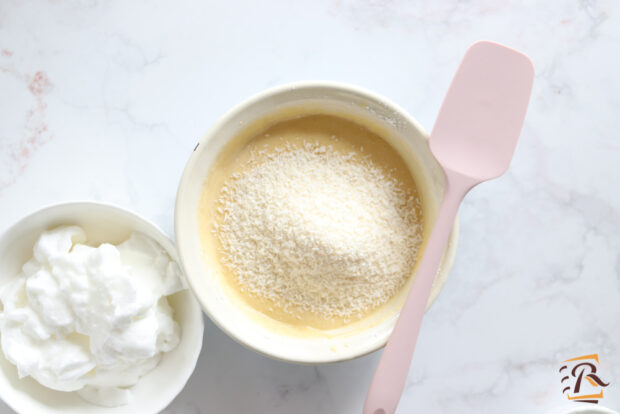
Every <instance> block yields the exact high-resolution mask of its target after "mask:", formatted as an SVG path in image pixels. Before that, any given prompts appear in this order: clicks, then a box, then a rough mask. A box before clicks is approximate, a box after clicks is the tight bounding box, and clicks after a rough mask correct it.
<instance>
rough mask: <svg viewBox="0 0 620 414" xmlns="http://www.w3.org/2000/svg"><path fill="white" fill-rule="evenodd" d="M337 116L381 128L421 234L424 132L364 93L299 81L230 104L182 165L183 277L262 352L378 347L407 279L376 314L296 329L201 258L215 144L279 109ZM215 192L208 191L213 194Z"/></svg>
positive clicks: (327, 356)
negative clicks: (418, 204) (408, 177)
mask: <svg viewBox="0 0 620 414" xmlns="http://www.w3.org/2000/svg"><path fill="white" fill-rule="evenodd" d="M296 112H299V113H300V114H302V113H316V112H321V113H329V114H334V115H337V114H342V116H343V117H347V118H349V119H358V120H365V121H368V123H372V124H373V125H376V126H377V127H378V128H380V129H381V130H383V131H385V132H384V133H383V134H382V137H383V138H385V139H386V140H387V141H388V142H389V143H390V144H391V145H392V146H393V147H394V148H395V149H396V150H397V151H398V152H399V154H400V155H401V156H402V158H403V159H404V160H405V162H407V164H408V165H409V166H410V168H411V169H412V171H413V172H414V176H415V179H416V184H417V186H418V191H419V192H420V196H421V199H422V203H423V210H424V227H425V229H424V233H425V239H426V238H427V237H428V234H429V233H430V227H431V226H432V222H433V221H434V219H435V215H436V213H437V209H438V207H439V201H440V200H441V197H442V193H443V186H444V179H443V174H442V172H441V170H440V169H439V166H438V165H437V163H436V161H435V159H434V158H433V156H432V155H431V152H430V150H429V147H428V134H427V133H426V131H424V129H423V128H422V127H421V126H420V125H419V124H418V123H417V122H416V121H415V120H414V119H413V118H411V117H410V116H409V115H408V114H407V113H406V112H405V111H404V110H403V109H401V108H399V107H398V106H396V105H394V104H393V103H391V102H389V101H388V100H386V99H385V98H382V97H379V96H377V95H375V94H372V93H370V92H368V91H365V90H362V89H359V88H357V87H353V86H349V85H343V84H337V83H329V82H301V83H294V84H289V85H284V86H280V87H276V88H273V89H270V90H267V91H265V92H262V93H260V94H258V95H255V96H253V97H251V98H249V99H248V100H246V101H244V102H242V103H241V104H240V105H238V106H237V107H235V108H233V109H232V110H231V111H230V112H228V113H227V114H226V115H225V116H224V117H222V118H221V119H220V120H219V121H218V122H217V123H216V124H215V125H214V126H213V128H212V129H211V130H210V131H209V132H208V133H207V134H206V136H205V137H203V138H202V139H201V140H200V142H199V143H198V145H197V146H196V148H195V150H194V152H193V153H192V155H191V156H190V159H189V161H188V163H187V165H186V167H185V171H184V173H183V176H182V178H181V182H180V184H179V189H178V193H177V200H176V206H175V234H176V241H177V250H178V252H179V256H180V259H181V263H182V265H183V267H184V270H185V273H186V275H187V278H188V280H189V282H190V284H191V287H192V288H193V291H194V293H195V295H196V297H197V298H198V300H199V301H200V303H201V304H202V307H203V309H204V310H205V312H206V313H207V314H208V315H209V316H210V317H211V319H212V320H213V321H214V322H215V323H216V324H217V325H218V326H219V327H220V328H221V329H222V330H223V331H225V332H226V333H227V334H228V335H230V336H231V337H233V338H234V339H235V340H237V341H238V342H240V343H241V344H243V345H245V346H247V347H249V348H251V349H253V350H255V351H257V352H259V353H261V354H264V355H266V356H269V357H272V358H276V359H280V360H284V361H289V362H296V363H306V364H320V363H328V362H336V361H343V360H347V359H352V358H356V357H359V356H362V355H364V354H367V353H369V352H372V351H375V350H377V349H379V348H380V347H382V346H384V345H385V343H386V342H387V339H388V337H389V335H390V333H391V332H392V329H393V327H394V323H395V321H396V318H397V315H398V312H399V310H400V308H401V307H402V305H403V303H404V301H405V299H406V295H407V292H408V291H409V287H410V284H411V281H412V280H413V278H412V279H410V280H409V282H408V283H407V285H405V287H404V288H403V289H402V290H401V291H400V292H399V293H398V294H397V295H396V296H395V297H394V298H392V299H391V300H390V301H389V302H388V303H387V304H385V305H384V306H382V307H381V308H380V310H379V311H377V312H375V313H373V314H372V315H370V316H368V317H366V318H364V319H362V320H360V321H357V322H354V323H352V324H350V325H347V326H346V327H344V328H339V329H331V330H313V331H311V332H306V333H303V334H301V333H300V331H299V330H296V329H291V328H290V327H288V326H286V324H284V323H281V322H277V321H275V320H273V319H271V318H268V317H266V316H265V315H263V314H261V313H260V312H258V311H256V310H255V309H253V308H251V307H250V306H249V305H247V304H246V303H244V302H243V301H241V300H238V299H237V298H235V297H234V295H231V294H230V290H229V289H228V288H227V286H226V284H225V283H224V282H223V278H222V277H221V275H220V274H218V270H217V268H218V266H215V265H209V263H208V262H207V261H205V260H204V257H203V248H202V244H201V239H200V234H199V230H198V210H199V202H200V198H201V194H202V191H203V184H204V181H205V178H206V177H207V175H208V174H209V172H210V171H211V168H212V167H213V165H214V164H215V161H216V159H217V158H218V155H219V154H220V152H221V151H222V149H223V148H224V147H225V146H226V145H227V144H228V143H229V142H230V141H231V140H233V139H234V138H235V137H237V135H238V134H239V133H240V132H242V131H243V130H244V129H245V128H247V127H248V126H249V125H252V124H254V123H256V122H257V121H258V120H263V119H266V118H267V119H268V118H270V117H274V114H279V113H289V114H290V113H296ZM215 196H216V194H214V197H215ZM457 232H458V225H457V223H455V225H454V228H453V230H452V234H451V237H450V241H449V243H448V246H447V247H446V250H445V252H444V257H443V259H442V263H441V266H440V269H439V270H438V272H437V276H436V279H435V282H434V286H433V291H432V293H431V296H430V299H429V302H428V305H427V306H430V305H431V304H432V302H433V301H434V300H435V299H436V297H437V295H438V294H439V292H440V290H441V288H442V286H443V284H444V283H445V281H446V278H447V276H448V272H449V269H450V267H451V265H452V261H453V258H454V252H455V248H456V239H457Z"/></svg>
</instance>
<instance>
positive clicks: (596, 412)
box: [549, 403, 618, 414]
mask: <svg viewBox="0 0 620 414" xmlns="http://www.w3.org/2000/svg"><path fill="white" fill-rule="evenodd" d="M577 404H578V403H573V404H572V405H567V406H565V407H558V408H556V409H555V410H552V411H551V412H550V413H549V414H618V413H617V412H615V411H612V410H610V409H609V408H605V407H598V406H594V405H590V404H588V405H585V406H584V405H577Z"/></svg>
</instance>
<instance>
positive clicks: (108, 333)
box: [0, 226, 185, 406]
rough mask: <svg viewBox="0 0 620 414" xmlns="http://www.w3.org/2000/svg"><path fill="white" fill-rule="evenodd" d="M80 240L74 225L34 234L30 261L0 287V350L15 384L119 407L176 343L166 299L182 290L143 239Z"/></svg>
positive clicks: (158, 251)
mask: <svg viewBox="0 0 620 414" xmlns="http://www.w3.org/2000/svg"><path fill="white" fill-rule="evenodd" d="M86 241H87V236H86V234H85V232H84V230H83V229H82V228H80V227H78V226H63V227H58V228H56V229H53V230H50V231H46V232H44V233H43V234H41V236H40V237H39V239H38V240H37V242H36V243H35V245H34V249H33V253H34V255H33V258H32V259H30V260H29V261H28V262H26V264H24V265H23V267H22V271H21V272H20V273H19V274H18V275H16V276H15V278H13V279H12V280H11V282H9V283H8V284H6V285H4V286H1V287H0V301H1V303H2V308H1V309H2V310H1V311H0V342H1V347H2V351H3V352H4V355H5V357H6V359H7V360H8V361H10V362H11V363H12V364H14V365H15V366H16V367H17V371H18V374H19V377H20V378H23V377H26V376H31V377H32V378H34V379H35V380H37V381H38V382H39V383H41V384H42V385H44V386H46V387H48V388H51V389H54V390H58V391H78V393H79V394H80V396H81V397H82V398H84V399H86V400H87V401H90V402H92V403H95V404H98V405H103V406H118V405H123V404H127V403H129V402H130V401H131V390H130V387H131V386H132V385H135V384H136V383H137V382H138V380H139V379H140V377H141V376H143V375H145V374H146V373H148V372H149V371H151V370H152V369H153V368H154V367H155V366H156V365H157V364H158V362H159V360H160V359H161V357H162V354H163V353H164V352H168V351H170V350H172V349H173V348H174V347H176V346H177V344H178V343H179V340H180V335H181V332H180V327H179V325H178V323H177V322H176V321H175V320H174V318H173V311H172V309H171V307H170V306H169V304H168V300H167V299H166V296H168V295H171V294H173V293H175V292H178V291H180V290H182V289H184V288H185V286H184V283H183V278H182V275H181V271H180V268H179V266H178V265H177V264H176V263H175V262H174V261H173V260H171V258H170V257H169V255H168V254H167V253H166V251H165V250H164V249H163V248H162V247H161V246H160V245H159V244H158V243H157V242H155V241H154V240H152V239H151V238H149V237H147V236H145V235H143V234H140V233H134V234H132V235H131V236H130V237H129V239H127V240H126V241H124V242H123V243H120V244H119V245H117V246H115V245H112V244H108V243H103V244H101V245H100V246H98V247H92V246H88V245H86V244H85V242H86Z"/></svg>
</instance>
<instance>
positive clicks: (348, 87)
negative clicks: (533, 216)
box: [174, 80, 459, 365]
mask: <svg viewBox="0 0 620 414" xmlns="http://www.w3.org/2000/svg"><path fill="white" fill-rule="evenodd" d="M303 89H329V90H333V91H341V92H347V93H353V94H356V95H359V96H362V97H364V98H365V99H367V100H369V101H374V102H377V103H379V104H381V105H382V106H384V107H386V108H388V109H390V110H391V111H393V112H395V113H398V115H399V116H400V117H402V118H403V119H404V120H406V122H407V123H409V124H410V125H411V126H412V127H413V128H414V129H415V130H416V131H418V132H419V133H420V135H421V136H422V137H423V139H425V140H426V141H427V142H428V140H429V137H430V136H429V134H428V132H427V131H426V130H425V129H424V128H423V127H422V125H421V124H420V123H419V122H418V121H417V120H416V119H415V118H413V117H412V116H411V115H409V113H408V112H407V111H406V110H405V109H404V108H402V107H401V106H399V105H398V104H396V103H394V102H393V101H392V100H390V99H388V98H386V97H384V96H382V95H380V94H377V93H375V92H372V91H370V90H368V89H366V88H363V87H359V86H356V85H352V84H349V83H344V82H337V81H323V80H302V81H295V82H287V83H284V84H280V85H276V86H272V87H269V88H267V89H264V90H262V91H260V92H257V93H255V94H253V95H250V96H249V97H247V98H245V99H243V100H242V101H241V102H239V103H237V104H236V105H234V106H233V107H231V108H230V109H228V110H227V111H226V112H224V114H223V115H222V116H220V117H219V118H218V119H217V120H216V121H215V122H214V123H213V124H212V125H211V127H210V128H208V129H207V131H206V133H205V134H204V135H203V136H202V137H201V138H200V139H199V140H198V142H197V143H196V146H195V147H194V148H193V150H192V152H191V154H190V155H189V158H188V160H187V162H186V164H185V167H184V169H183V174H182V175H181V178H180V180H179V185H178V187H177V194H176V200H175V207H174V233H175V237H176V245H177V250H178V253H179V257H180V259H181V260H180V263H181V265H182V266H183V267H184V273H185V274H186V275H187V281H188V283H189V284H190V286H191V287H192V291H194V293H195V296H196V299H197V300H198V302H199V303H200V305H201V306H202V309H203V311H204V312H205V314H206V315H207V316H208V317H209V319H210V320H211V321H212V322H213V323H214V324H215V325H216V326H217V327H218V328H219V329H221V330H222V331H223V332H224V333H226V335H228V336H229V337H230V338H232V339H233V340H235V342H237V343H239V344H241V345H242V346H244V347H246V348H248V349H250V350H252V351H254V352H257V353H258V354H260V355H263V356H266V357H268V358H271V359H275V360H279V361H284V362H289V363H295V364H302V365H323V364H330V363H335V362H343V361H349V360H353V359H356V358H359V357H362V356H364V355H368V354H370V353H372V352H374V351H377V350H378V349H381V348H383V347H384V346H385V345H386V343H387V341H388V339H389V335H388V336H387V337H386V339H385V341H381V342H380V343H377V344H373V345H369V346H366V347H364V348H359V349H356V350H355V352H352V351H349V353H347V354H341V355H334V356H333V357H321V358H318V357H314V356H311V355H310V356H308V357H307V358H305V359H303V360H302V359H291V358H287V357H286V355H282V353H279V352H277V351H275V352H271V350H269V349H263V348H261V347H258V346H256V345H255V344H254V343H252V341H251V340H248V339H246V338H245V337H244V336H240V335H237V334H236V333H235V332H234V331H233V330H231V329H229V328H228V327H227V326H226V324H225V323H223V322H222V321H221V320H219V319H218V318H217V317H216V314H217V312H215V311H214V310H213V305H212V304H211V303H209V302H210V301H209V300H208V298H203V297H202V295H200V294H199V292H198V289H196V288H195V287H196V285H195V283H194V277H193V276H192V274H191V272H190V271H189V269H186V268H185V267H186V264H185V263H186V260H184V257H186V253H184V252H186V251H187V248H189V244H188V243H189V242H188V241H185V240H183V238H181V237H179V234H181V233H183V232H182V231H180V228H181V224H180V220H179V214H180V213H179V212H180V210H181V203H182V201H183V200H184V199H185V198H186V193H187V191H188V190H187V189H188V184H189V182H190V180H192V175H191V174H190V172H191V171H192V170H193V169H194V166H195V164H196V163H197V162H198V157H197V152H196V150H197V149H198V148H199V147H200V146H203V145H204V144H205V143H207V142H208V141H209V140H211V139H212V138H213V137H214V132H215V131H217V130H219V129H220V128H221V127H222V126H223V125H225V124H227V123H229V122H230V121H231V120H232V119H233V118H234V117H236V116H237V115H239V114H240V113H242V112H243V111H245V110H246V109H247V108H248V107H251V106H252V105H254V104H256V103H258V102H260V101H263V100H265V99H268V98H269V97H271V96H275V95H279V94H282V93H287V92H291V91H294V90H303ZM458 233H459V218H458V214H457V216H456V218H455V221H454V225H453V227H452V230H451V233H450V236H449V239H448V245H447V248H446V250H445V251H444V256H443V257H442V261H441V265H440V269H445V270H444V271H445V273H446V276H445V277H444V278H443V281H442V285H441V287H440V289H439V291H438V292H437V294H435V295H434V296H433V295H432V294H431V297H430V298H429V302H428V304H427V306H426V310H428V309H429V307H430V306H431V305H432V304H433V303H434V302H435V300H436V299H437V297H438V296H439V293H440V292H441V290H443V284H444V283H445V281H446V280H447V276H448V274H449V271H450V269H451V267H452V264H453V263H454V258H455V254H456V247H457V242H458ZM186 245H187V246H188V247H187V248H184V246H186ZM248 320H249V318H248ZM265 329H268V328H265Z"/></svg>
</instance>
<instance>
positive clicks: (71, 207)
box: [0, 202, 203, 414]
mask: <svg viewBox="0 0 620 414" xmlns="http://www.w3.org/2000/svg"><path fill="white" fill-rule="evenodd" d="M62 224H77V225H79V226H81V227H82V228H84V230H85V231H86V234H87V236H88V243H90V244H100V243H102V242H111V243H115V244H116V243H119V242H122V241H123V240H125V239H126V238H127V237H129V235H130V233H131V232H133V231H139V232H142V233H144V234H146V235H147V236H149V237H151V238H153V239H154V240H156V241H157V242H158V243H159V244H160V245H161V246H162V247H163V248H164V249H166V251H167V252H168V254H169V255H170V257H171V258H172V259H174V260H176V261H178V256H177V252H176V250H175V248H174V245H173V244H172V242H171V241H170V239H168V237H166V235H165V234H164V233H163V232H162V231H161V230H160V229H158V228H157V227H156V226H155V225H154V224H152V223H150V222H148V221H147V220H145V219H143V218H141V217H139V216H137V215H136V214H134V213H131V212H129V211H127V210H124V209H122V208H119V207H115V206H111V205H107V204H100V203H95V202H74V203H63V204H57V205H53V206H50V207H46V208H43V209H41V210H38V211H37V212H35V213H33V214H30V215H28V216H26V217H24V218H23V219H21V220H20V221H19V222H17V223H16V224H15V225H13V226H12V227H10V228H9V229H8V230H7V231H6V232H5V233H4V234H3V235H2V237H0V285H2V284H4V283H6V281H7V280H8V279H10V278H11V277H14V275H16V274H17V273H18V272H19V270H20V269H21V266H22V265H23V264H24V263H25V262H26V261H27V260H28V259H30V258H31V257H32V247H33V245H34V243H35V241H36V240H37V238H38V236H39V235H40V234H41V233H42V232H43V231H44V230H46V229H50V228H53V227H56V226H59V225H62ZM168 300H169V303H170V306H172V308H173V309H174V312H175V313H174V317H175V320H176V321H177V322H179V324H180V325H181V342H180V343H179V345H178V346H177V347H176V348H175V349H173V350H172V351H170V352H168V353H165V354H164V356H163V357H162V359H161V361H160V363H159V365H157V367H156V368H155V369H153V370H152V371H151V372H149V373H148V374H146V375H145V376H143V377H142V378H141V379H140V381H139V382H138V383H137V384H136V385H135V386H134V387H133V388H132V393H133V397H134V398H133V402H131V403H130V404H128V405H125V406H121V407H117V408H105V407H99V406H96V405H92V404H90V403H87V402H85V401H84V400H82V399H81V398H80V397H79V396H78V395H77V394H76V393H64V392H59V391H54V390H51V389H48V388H45V387H43V386H42V385H40V384H39V383H38V382H36V381H35V380H34V379H32V378H30V377H26V378H24V379H19V378H18V376H17V369H16V368H15V366H13V365H12V364H11V363H10V362H8V361H7V360H6V359H5V358H4V354H2V352H0V397H1V398H2V400H4V402H5V403H7V404H8V405H9V406H10V407H12V408H13V409H14V410H15V411H17V412H18V413H27V414H30V413H38V414H60V413H63V414H68V413H75V414H104V413H105V414H110V413H112V412H113V413H114V414H141V413H144V414H147V413H148V414H152V413H156V412H159V411H161V410H163V409H164V408H165V407H166V406H167V405H168V404H170V402H171V401H172V400H173V399H174V397H176V395H177V394H179V392H181V390H182V389H183V387H184V386H185V383H186V382H187V380H188V379H189V377H190V375H191V374H192V372H193V371H194V368H195V366H196V361H197V360H198V355H199V354H200V349H201V348H202V334H203V319H202V311H201V309H200V305H199V304H198V302H197V301H196V300H195V299H194V297H193V295H192V293H191V292H190V291H189V290H185V291H182V292H178V293H176V294H174V295H172V296H169V297H168Z"/></svg>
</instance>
